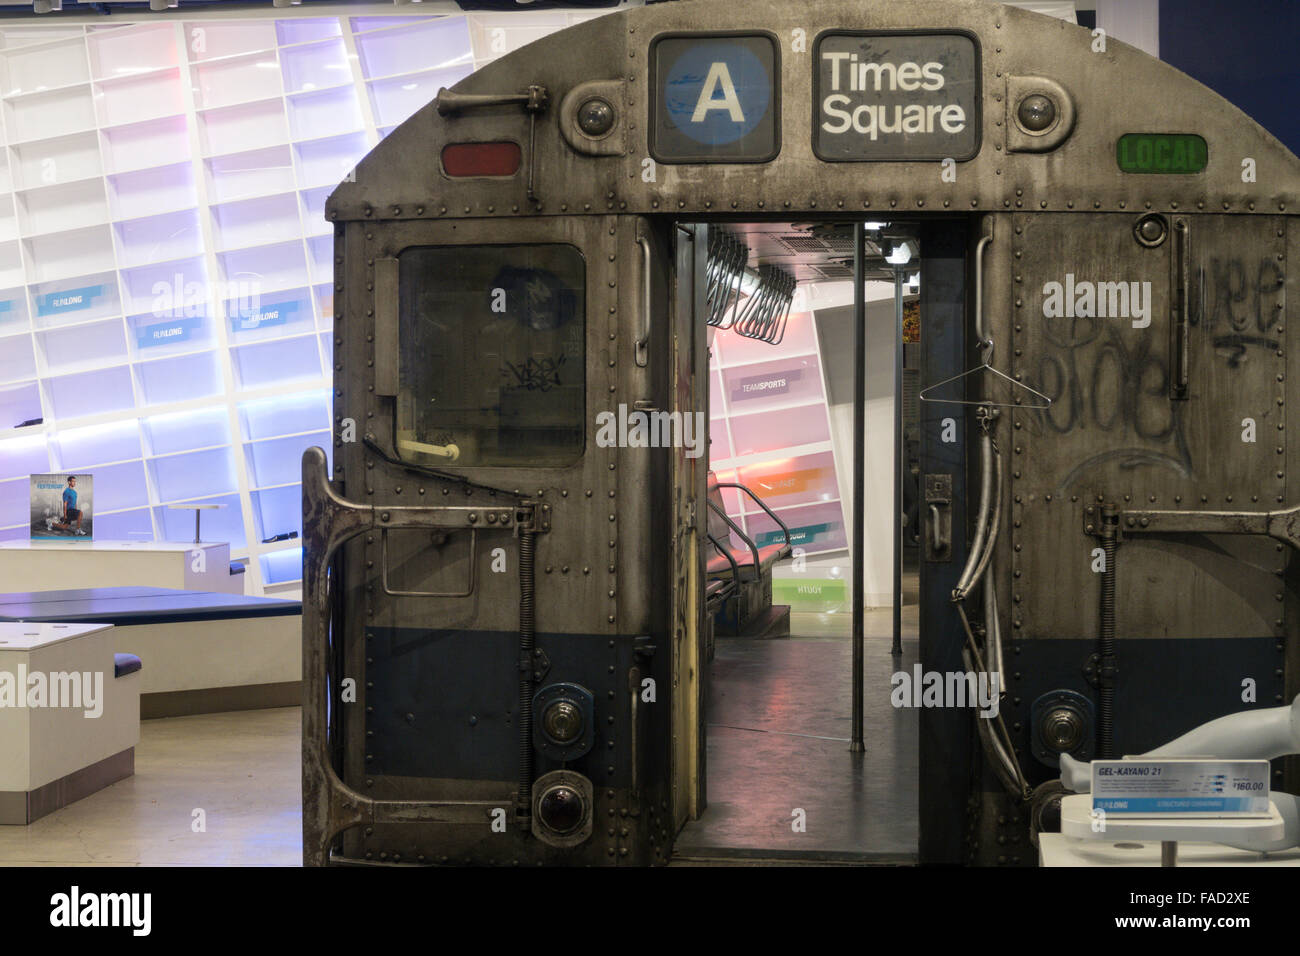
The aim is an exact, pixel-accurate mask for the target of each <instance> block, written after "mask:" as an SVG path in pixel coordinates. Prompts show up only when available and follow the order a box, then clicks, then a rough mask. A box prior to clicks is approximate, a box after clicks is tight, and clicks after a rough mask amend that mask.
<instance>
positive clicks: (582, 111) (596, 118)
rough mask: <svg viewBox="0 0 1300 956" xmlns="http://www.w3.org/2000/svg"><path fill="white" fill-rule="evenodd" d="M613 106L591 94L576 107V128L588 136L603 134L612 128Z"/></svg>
mask: <svg viewBox="0 0 1300 956" xmlns="http://www.w3.org/2000/svg"><path fill="white" fill-rule="evenodd" d="M614 119H615V116H614V107H613V106H611V105H610V103H609V101H608V100H604V99H601V98H600V97H599V96H593V97H592V98H591V99H589V100H587V101H586V102H585V103H583V104H582V105H581V106H579V107H578V128H579V129H580V130H582V131H583V132H584V133H586V134H587V135H588V136H604V135H605V134H606V133H608V132H609V131H610V130H612V129H613V128H614Z"/></svg>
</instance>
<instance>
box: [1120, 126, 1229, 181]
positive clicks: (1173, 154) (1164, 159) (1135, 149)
mask: <svg viewBox="0 0 1300 956" xmlns="http://www.w3.org/2000/svg"><path fill="white" fill-rule="evenodd" d="M1209 156H1210V152H1209V147H1207V146H1206V145H1205V140H1204V139H1203V138H1201V137H1200V136H1197V135H1196V134H1195V133H1126V134H1124V135H1123V136H1121V137H1120V138H1119V142H1118V143H1117V144H1116V145H1115V158H1116V160H1117V161H1118V162H1119V168H1120V169H1121V170H1122V171H1123V172H1126V173H1166V174H1185V173H1199V172H1201V171H1202V170H1203V169H1205V164H1206V162H1208V161H1209Z"/></svg>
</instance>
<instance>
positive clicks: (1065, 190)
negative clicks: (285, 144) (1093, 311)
mask: <svg viewBox="0 0 1300 956" xmlns="http://www.w3.org/2000/svg"><path fill="white" fill-rule="evenodd" d="M954 28H958V29H962V30H966V31H969V32H970V33H971V34H972V35H973V36H974V37H975V40H976V43H977V46H978V50H979V56H980V68H979V82H980V89H981V95H982V97H983V101H984V108H983V111H982V119H981V129H980V131H979V132H980V138H979V142H980V148H979V151H978V153H977V155H975V156H974V157H973V158H971V159H969V160H968V161H958V162H956V164H955V167H953V169H952V170H951V171H955V172H956V175H955V177H954V176H952V175H944V172H945V169H944V160H945V159H946V158H947V157H944V158H935V159H933V160H931V161H923V162H922V161H911V162H905V161H898V162H871V163H866V164H860V163H851V162H850V163H822V162H820V161H818V159H817V158H816V156H815V155H814V153H813V136H812V135H811V133H812V130H811V118H812V117H813V116H814V113H815V110H814V108H813V107H814V104H813V83H812V76H813V72H814V71H815V70H816V69H817V66H818V65H817V63H816V62H814V58H815V52H816V51H815V48H814V42H815V38H816V36H817V34H818V33H820V32H821V31H824V30H832V31H843V32H880V31H902V32H917V33H942V32H950V31H951V30H953V29H954ZM719 31H725V32H739V33H759V32H764V33H766V32H770V33H771V34H772V35H774V36H775V37H777V38H779V40H780V43H781V47H782V49H781V51H780V52H781V56H780V64H781V81H780V90H779V100H780V103H781V130H780V137H779V139H780V143H781V149H780V152H779V154H778V155H777V156H776V157H775V158H774V159H773V160H772V161H771V162H768V163H750V164H731V165H725V164H724V165H711V166H705V165H699V164H695V165H691V164H665V163H654V162H653V160H652V157H651V153H650V150H649V145H648V139H647V133H648V131H649V127H650V112H649V110H650V106H651V99H652V98H651V96H650V95H649V84H650V81H651V69H650V67H651V63H650V60H651V57H650V55H649V54H650V49H651V46H652V44H653V43H654V41H655V39H656V38H657V37H660V36H663V35H669V34H672V35H678V36H680V35H682V34H684V33H700V34H709V33H716V32H719ZM1012 76H1016V77H1033V78H1036V79H1037V81H1038V82H1037V83H1036V84H1035V88H1036V89H1049V90H1050V89H1058V88H1059V89H1061V90H1063V91H1065V93H1066V94H1068V96H1069V98H1070V100H1071V101H1072V103H1073V107H1074V113H1075V122H1074V126H1073V129H1071V130H1070V132H1069V135H1068V137H1066V138H1065V139H1064V140H1063V141H1062V142H1060V144H1059V145H1056V146H1055V148H1053V149H1050V150H1048V151H1045V152H1011V151H1010V150H1009V149H1008V130H1007V126H1006V124H1007V122H1008V119H1007V117H1008V116H1010V115H1012V114H1013V112H1014V108H1015V107H1016V105H1017V104H1016V103H1015V102H1011V101H1010V100H1009V99H1008V82H1009V78H1010V77H1012ZM591 81H603V82H608V83H611V84H615V83H618V84H622V86H623V88H625V90H626V95H627V99H626V116H625V119H624V120H623V122H625V123H626V129H624V128H622V125H621V124H620V127H619V128H618V129H617V130H615V131H614V132H612V133H611V134H609V135H611V136H623V135H625V137H626V138H625V143H626V147H625V149H624V150H623V151H622V153H621V155H602V156H593V155H588V154H584V153H580V152H579V151H577V150H575V149H574V148H573V147H571V146H570V145H569V143H568V141H567V140H566V139H565V137H564V135H563V131H562V128H563V126H564V124H565V123H566V122H568V120H566V118H565V117H564V116H562V115H561V111H560V110H558V109H556V108H554V107H551V108H549V109H547V110H545V111H543V112H540V113H536V114H531V115H532V116H533V117H534V118H535V120H536V128H535V130H532V129H531V128H530V124H531V122H532V120H531V119H530V114H526V113H525V111H524V110H523V109H521V108H520V106H519V105H517V104H507V105H500V106H491V107H484V108H481V109H475V110H464V111H461V112H457V113H454V114H452V115H448V116H442V115H440V114H439V113H438V111H437V109H436V107H435V106H434V105H433V104H430V105H429V106H427V107H425V108H423V109H421V110H419V111H418V112H416V113H415V114H414V115H413V116H412V117H411V118H410V119H409V120H407V122H405V123H404V124H402V125H401V126H400V127H398V128H397V129H396V130H394V131H393V132H392V133H390V134H389V135H388V136H387V137H386V138H385V139H384V141H383V142H382V143H381V144H380V145H379V146H378V147H377V148H376V149H375V150H374V152H372V153H371V154H370V156H368V157H367V158H366V159H364V160H363V161H362V162H361V163H360V165H359V166H358V168H357V172H356V178H355V181H349V182H346V183H343V184H342V185H341V186H340V187H339V188H338V189H337V190H336V191H335V193H334V195H333V196H332V197H331V198H330V200H329V202H328V204H327V209H326V215H327V216H329V217H334V218H337V219H365V218H367V217H381V216H395V217H403V218H421V217H425V218H437V217H465V216H468V217H481V216H498V217H501V216H503V217H507V218H509V217H512V216H516V215H533V214H541V215H562V214H566V213H570V214H575V213H576V214H587V213H600V212H608V211H615V212H617V211H627V212H642V213H650V212H679V211H682V212H687V213H691V214H708V213H710V212H732V211H736V212H745V213H754V212H781V211H782V210H787V209H788V210H803V211H805V212H807V211H811V210H818V211H824V210H830V211H834V210H841V209H842V210H857V211H861V210H867V209H869V210H871V211H872V214H873V215H875V214H876V213H879V212H881V211H891V212H903V211H909V212H918V211H931V210H939V211H944V210H947V211H954V212H955V211H967V212H970V211H988V210H1000V209H1006V210H1041V209H1048V210H1069V209H1075V210H1115V211H1118V210H1121V209H1125V208H1127V209H1130V210H1131V209H1139V208H1142V207H1143V206H1144V204H1145V203H1147V202H1150V203H1152V206H1153V208H1156V209H1160V210H1164V211H1174V210H1178V209H1181V210H1183V211H1193V210H1195V211H1206V212H1208V211H1220V212H1221V211H1225V210H1228V211H1232V212H1234V213H1238V212H1239V213H1243V214H1252V213H1268V212H1273V213H1276V212H1280V211H1283V209H1282V208H1280V207H1284V206H1286V205H1287V204H1290V205H1292V206H1294V205H1295V203H1296V202H1297V201H1300V183H1298V180H1297V161H1296V158H1295V157H1294V156H1292V155H1291V154H1290V153H1289V152H1288V151H1287V150H1286V148H1285V147H1283V146H1282V144H1281V143H1279V142H1278V141H1277V140H1276V139H1275V138H1274V137H1272V136H1271V135H1269V134H1268V133H1267V132H1265V131H1264V130H1263V129H1261V128H1260V127H1259V126H1258V125H1256V124H1255V123H1253V122H1252V121H1251V120H1250V119H1249V118H1248V117H1246V116H1245V115H1244V114H1243V113H1241V112H1240V111H1239V110H1237V109H1235V108H1234V107H1233V106H1231V104H1229V103H1227V102H1226V101H1224V100H1223V99H1222V98H1221V97H1219V96H1218V95H1216V94H1215V93H1213V92H1211V91H1210V90H1208V89H1207V88H1205V87H1204V86H1202V85H1200V84H1198V83H1197V82H1196V81H1194V80H1192V79H1191V78H1190V77H1188V76H1186V75H1185V74H1183V73H1181V72H1179V71H1178V70H1176V69H1174V68H1173V67H1171V66H1169V65H1167V64H1164V63H1161V62H1160V61H1159V60H1157V59H1155V58H1153V57H1150V56H1148V55H1146V54H1145V53H1143V52H1141V51H1139V50H1137V49H1135V48H1133V47H1130V46H1128V45H1126V44H1124V43H1122V42H1119V41H1117V40H1115V39H1114V38H1109V37H1108V38H1106V39H1105V41H1104V45H1103V44H1098V42H1097V38H1094V37H1093V36H1092V34H1091V31H1089V30H1087V29H1085V28H1082V27H1078V26H1074V25H1071V24H1066V23H1065V22H1063V21H1061V20H1059V19H1056V18H1050V17H1044V16H1040V15H1037V14H1032V13H1028V12H1026V11H1022V10H1018V9H1014V8H1007V7H1003V6H1001V5H999V4H995V3H987V2H984V0H897V2H893V3H888V4H864V3H861V2H859V0H816V2H810V3H800V4H778V3H774V2H759V3H746V4H737V3H734V2H731V0H696V2H692V3H688V4H659V5H654V6H651V7H646V8H641V9H634V10H629V11H626V12H619V13H614V14H610V15H609V16H604V17H599V18H597V19H595V20H592V21H590V22H588V23H585V24H581V25H578V26H575V27H572V28H570V29H568V30H563V31H560V32H558V33H555V34H552V35H550V36H548V37H545V38H543V39H541V40H539V41H537V42H535V43H533V44H530V45H529V46H527V47H524V48H523V49H520V50H518V51H516V52H514V53H512V54H510V55H509V56H505V57H502V58H501V59H500V60H497V61H495V62H494V63H492V64H490V65H488V66H486V67H484V68H483V69H481V70H479V71H477V72H476V73H474V74H473V75H472V76H469V77H467V78H465V79H464V80H462V81H461V82H460V83H458V84H457V85H456V86H455V87H454V90H455V91H456V92H457V93H464V94H479V95H489V94H516V93H518V92H519V90H520V89H521V88H522V87H525V86H527V85H529V84H535V85H539V86H543V87H545V88H546V90H547V91H548V93H549V95H550V98H551V102H552V103H553V104H554V103H560V102H561V101H562V100H563V98H564V97H565V96H566V95H567V93H568V92H569V91H570V90H571V89H573V88H574V87H576V86H578V85H579V84H582V83H587V82H591ZM1017 89H1018V88H1017ZM1135 90H1140V91H1142V95H1140V96H1137V95H1134V91H1135ZM1017 95H1018V94H1017ZM1062 106H1063V107H1066V106H1068V104H1062ZM1062 112H1066V110H1064V109H1063V110H1062ZM1133 132H1156V133H1160V132H1194V133H1198V134H1200V135H1201V136H1203V137H1204V138H1205V140H1206V143H1207V144H1208V150H1209V153H1208V155H1209V163H1208V166H1207V168H1206V169H1205V171H1204V172H1201V173H1196V174H1184V175H1162V176H1149V175H1127V176H1126V175H1123V174H1121V173H1120V171H1119V169H1118V167H1117V165H1116V159H1115V147H1116V142H1117V141H1118V139H1119V137H1121V136H1123V135H1124V134H1127V133H1133ZM503 136H505V137H508V138H511V139H513V140H514V141H516V142H518V143H519V144H520V146H521V148H522V149H523V150H524V168H523V169H521V171H520V173H519V174H518V175H517V176H516V177H515V178H514V179H513V180H508V181H502V180H491V181H486V180H482V181H475V180H450V179H447V178H446V177H444V176H441V175H440V174H438V173H437V172H436V171H433V170H432V169H431V164H430V163H429V157H430V156H431V155H436V151H437V150H438V149H440V148H441V146H442V145H443V144H445V143H448V142H488V141H498V140H500V139H501V138H502V137H503ZM1011 145H1012V146H1016V145H1017V144H1016V143H1012V144H1011ZM1022 145H1023V144H1022ZM1243 157H1249V158H1251V159H1253V160H1254V161H1255V163H1256V165H1257V168H1258V169H1259V170H1260V173H1259V176H1258V179H1257V181H1254V182H1243V180H1242V176H1241V169H1242V167H1241V163H1242V159H1243ZM954 158H955V159H958V160H961V159H963V157H960V156H958V157H954ZM530 166H531V168H532V169H533V172H534V174H535V175H534V176H533V177H532V179H531V181H532V182H533V185H534V196H530V195H529V192H528V183H529V182H530V177H529V176H528V175H527V171H528V168H529V167H530ZM865 170H869V175H864V171H865ZM394 209H400V210H401V211H400V212H394V211H393V210H394Z"/></svg>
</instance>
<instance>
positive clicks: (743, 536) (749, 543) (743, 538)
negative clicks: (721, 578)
mask: <svg viewBox="0 0 1300 956" xmlns="http://www.w3.org/2000/svg"><path fill="white" fill-rule="evenodd" d="M706 500H707V499H706ZM708 506H709V508H710V509H711V510H712V511H713V513H714V514H716V515H717V516H718V517H719V518H721V519H722V520H723V521H725V522H726V523H727V527H729V528H730V529H731V530H732V531H734V532H736V534H738V535H740V540H741V541H743V542H745V547H747V548H749V553H750V554H752V555H753V556H754V573H755V574H758V573H759V572H760V571H761V570H762V565H761V563H760V562H759V559H758V545H756V544H754V542H753V540H752V539H751V538H750V537H749V535H747V534H745V532H743V531H741V530H740V526H739V525H738V524H736V522H734V521H732V520H731V519H730V518H729V517H727V513H726V512H725V511H723V510H722V509H721V508H719V507H718V506H717V505H716V504H714V503H713V502H712V501H709V502H708ZM724 551H725V553H727V555H728V556H730V553H731V552H730V549H724ZM732 560H733V561H734V559H732Z"/></svg>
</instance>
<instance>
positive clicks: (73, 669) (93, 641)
mask: <svg viewBox="0 0 1300 956" xmlns="http://www.w3.org/2000/svg"><path fill="white" fill-rule="evenodd" d="M115 636H116V635H115V634H114V633H113V626H112V625H111V624H12V623H5V622H0V672H5V673H8V674H11V675H14V676H13V680H14V681H15V683H17V681H18V675H21V674H26V675H31V674H34V673H42V674H45V675H46V676H47V680H49V681H50V684H51V688H52V686H53V680H52V678H51V676H50V675H54V674H58V673H63V674H72V673H76V674H79V675H81V677H80V680H82V681H84V679H85V676H86V675H87V674H90V675H92V681H93V684H94V685H95V686H94V687H93V688H92V691H93V693H94V694H95V696H96V697H98V700H97V701H96V702H95V704H94V709H97V710H99V716H98V717H89V716H87V710H86V708H85V707H84V706H60V707H53V706H49V704H50V703H53V702H54V701H53V700H52V699H51V698H49V697H47V698H46V705H45V706H41V707H28V706H22V707H19V706H12V707H0V824H25V823H30V822H31V821H32V820H34V819H37V818H39V817H41V816H44V815H45V814H47V813H50V812H52V811H54V810H57V809H59V808H60V807H63V806H66V805H67V804H68V803H71V802H73V801H74V800H79V799H81V798H82V797H84V796H87V795H88V794H90V793H93V792H94V791H95V790H99V789H101V788H103V787H106V786H108V785H109V784H111V783H114V782H116V781H118V780H121V779H122V778H123V777H128V776H130V775H131V774H132V773H133V772H134V767H135V746H136V744H138V743H139V741H140V688H141V686H142V677H143V674H142V672H140V671H137V672H134V673H130V674H125V675H124V676H122V677H115V676H114V665H113V640H114V637H115ZM51 692H52V691H51ZM23 693H24V700H26V699H27V698H26V690H25V688H24V689H23ZM81 701H82V703H85V702H87V701H86V698H85V697H84V695H83V697H82V698H81Z"/></svg>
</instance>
